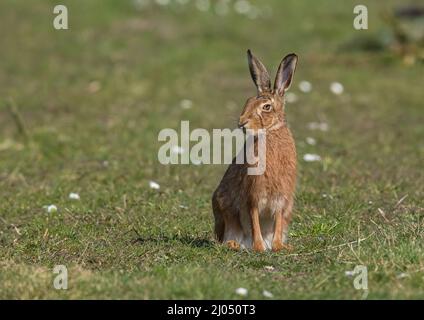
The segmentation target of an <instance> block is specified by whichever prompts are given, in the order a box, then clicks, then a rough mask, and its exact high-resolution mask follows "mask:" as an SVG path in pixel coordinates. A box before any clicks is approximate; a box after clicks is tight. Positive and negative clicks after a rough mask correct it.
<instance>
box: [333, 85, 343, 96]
mask: <svg viewBox="0 0 424 320" xmlns="http://www.w3.org/2000/svg"><path fill="white" fill-rule="evenodd" d="M330 90H331V92H332V93H334V94H337V95H340V94H342V93H343V91H344V87H343V85H342V84H341V83H340V82H332V83H331V84H330Z"/></svg>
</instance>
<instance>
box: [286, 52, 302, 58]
mask: <svg viewBox="0 0 424 320" xmlns="http://www.w3.org/2000/svg"><path fill="white" fill-rule="evenodd" d="M287 58H290V59H296V60H297V59H298V58H299V57H298V56H297V54H296V53H293V52H292V53H289V54H288V55H287Z"/></svg>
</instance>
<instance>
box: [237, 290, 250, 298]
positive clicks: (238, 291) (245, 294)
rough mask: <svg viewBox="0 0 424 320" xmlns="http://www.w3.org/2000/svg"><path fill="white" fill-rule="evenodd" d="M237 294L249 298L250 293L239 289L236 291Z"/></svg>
mask: <svg viewBox="0 0 424 320" xmlns="http://www.w3.org/2000/svg"><path fill="white" fill-rule="evenodd" d="M236 293H237V294H238V295H239V296H243V297H245V296H247V294H248V293H249V291H248V290H247V289H246V288H237V289H236Z"/></svg>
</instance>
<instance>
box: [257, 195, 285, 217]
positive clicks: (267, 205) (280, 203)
mask: <svg viewBox="0 0 424 320" xmlns="http://www.w3.org/2000/svg"><path fill="white" fill-rule="evenodd" d="M283 208H284V197H283V196H282V195H263V196H261V197H260V198H259V201H258V211H259V216H262V217H265V216H269V217H273V216H274V215H275V214H276V213H278V212H281V211H282V210H283Z"/></svg>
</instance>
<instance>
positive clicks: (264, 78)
mask: <svg viewBox="0 0 424 320" xmlns="http://www.w3.org/2000/svg"><path fill="white" fill-rule="evenodd" d="M247 61H248V62H249V70H250V75H251V76H252V80H253V82H254V83H255V85H256V88H257V89H258V93H262V92H265V91H271V79H270V78H269V74H268V71H266V68H265V66H264V65H263V64H262V62H260V61H259V60H258V59H257V58H256V57H255V56H254V55H253V54H252V52H251V51H250V50H247Z"/></svg>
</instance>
